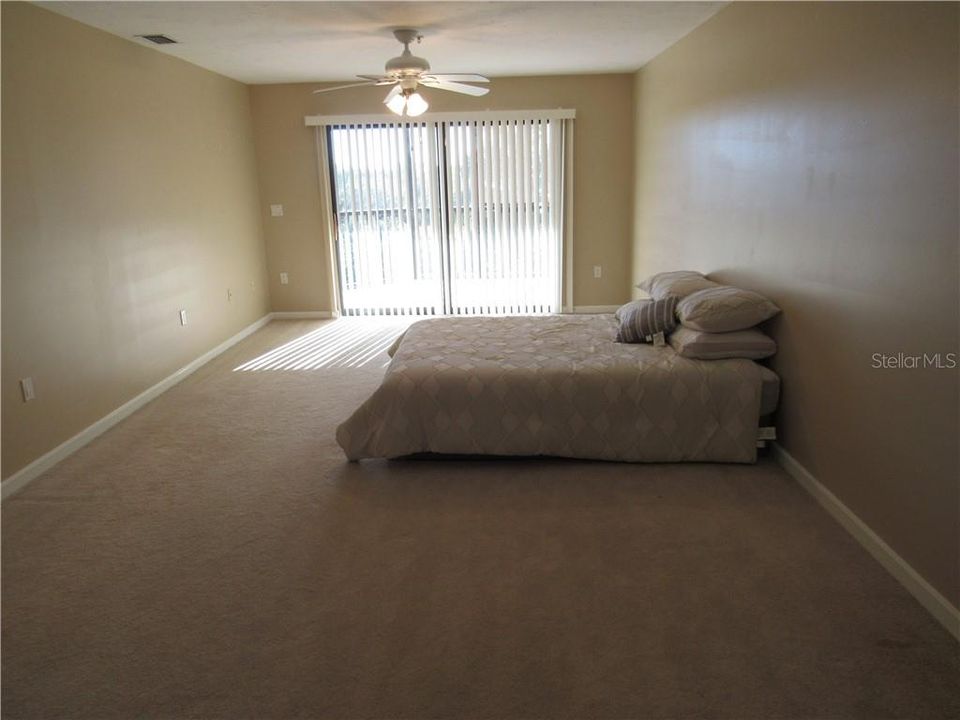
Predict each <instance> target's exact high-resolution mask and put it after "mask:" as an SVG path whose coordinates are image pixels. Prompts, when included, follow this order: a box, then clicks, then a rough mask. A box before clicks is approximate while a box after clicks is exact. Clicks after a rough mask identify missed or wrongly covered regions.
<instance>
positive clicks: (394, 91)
mask: <svg viewBox="0 0 960 720" xmlns="http://www.w3.org/2000/svg"><path fill="white" fill-rule="evenodd" d="M402 92H403V88H402V87H400V86H399V85H394V86H393V89H392V90H391V91H390V92H388V93H387V96H386V97H385V98H384V99H383V104H384V105H386V104H387V103H388V102H390V101H391V100H393V99H394V98H395V97H396V96H397V95H399V94H400V93H402Z"/></svg>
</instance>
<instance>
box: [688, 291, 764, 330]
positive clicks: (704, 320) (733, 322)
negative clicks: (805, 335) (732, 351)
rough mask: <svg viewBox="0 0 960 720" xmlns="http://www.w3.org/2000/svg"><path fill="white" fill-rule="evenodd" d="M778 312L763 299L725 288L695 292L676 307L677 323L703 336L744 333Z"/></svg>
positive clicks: (749, 292) (760, 296)
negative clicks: (678, 319)
mask: <svg viewBox="0 0 960 720" xmlns="http://www.w3.org/2000/svg"><path fill="white" fill-rule="evenodd" d="M778 312H780V308H778V307H777V306H776V305H774V304H773V303H772V302H770V301H769V300H767V299H766V298H765V297H763V295H758V294H757V293H755V292H751V291H749V290H741V289H740V288H735V287H730V286H729V285H720V286H718V287H715V288H709V289H707V290H699V291H697V292H695V293H693V294H691V295H687V296H686V297H685V298H683V299H682V300H681V301H680V302H679V303H678V304H677V314H678V315H679V317H680V322H681V323H682V324H683V325H685V326H686V327H689V328H693V329H694V330H703V331H704V332H732V331H733V330H745V329H747V328H750V327H753V326H754V325H756V324H758V323H762V322H763V321H764V320H767V319H769V318H772V317H773V316H774V315H776V314H777V313H778Z"/></svg>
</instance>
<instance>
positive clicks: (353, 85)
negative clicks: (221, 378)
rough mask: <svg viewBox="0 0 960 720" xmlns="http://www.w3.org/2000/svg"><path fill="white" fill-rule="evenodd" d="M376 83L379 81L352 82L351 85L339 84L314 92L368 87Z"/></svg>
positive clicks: (314, 92)
mask: <svg viewBox="0 0 960 720" xmlns="http://www.w3.org/2000/svg"><path fill="white" fill-rule="evenodd" d="M376 84H377V83H375V82H362V83H351V84H349V85H337V86H336V87H330V88H320V89H319V90H314V91H313V94H314V95H316V94H318V93H325V92H333V91H334V90H346V89H347V88H352V87H367V86H369V85H376Z"/></svg>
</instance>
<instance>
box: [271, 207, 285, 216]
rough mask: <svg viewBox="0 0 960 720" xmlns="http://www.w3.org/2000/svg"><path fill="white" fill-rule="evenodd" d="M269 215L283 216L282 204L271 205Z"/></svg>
mask: <svg viewBox="0 0 960 720" xmlns="http://www.w3.org/2000/svg"><path fill="white" fill-rule="evenodd" d="M270 217H283V205H271V206H270Z"/></svg>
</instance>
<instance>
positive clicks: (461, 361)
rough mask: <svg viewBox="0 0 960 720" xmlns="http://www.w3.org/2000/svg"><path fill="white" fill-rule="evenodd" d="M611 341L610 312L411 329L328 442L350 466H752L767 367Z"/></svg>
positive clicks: (430, 323)
mask: <svg viewBox="0 0 960 720" xmlns="http://www.w3.org/2000/svg"><path fill="white" fill-rule="evenodd" d="M615 333H616V320H615V319H614V318H613V316H612V315H551V316H523V317H497V318H491V317H468V318H440V319H431V320H423V321H420V322H417V323H414V324H413V325H411V326H410V327H409V328H408V330H407V331H406V333H404V335H403V336H401V338H400V339H399V340H398V341H397V343H395V344H394V346H393V347H392V348H391V353H392V355H393V358H392V360H391V362H390V365H389V366H388V368H387V371H386V374H385V376H384V378H383V381H382V383H381V385H380V386H379V387H378V388H377V390H376V391H375V392H374V393H373V395H371V397H370V398H369V399H368V400H367V401H366V402H364V403H363V404H362V405H361V406H360V407H359V408H358V409H357V410H356V412H354V413H353V415H352V416H351V417H350V418H349V419H347V420H346V422H344V423H343V424H341V425H340V426H339V428H338V429H337V441H338V443H339V444H340V446H341V447H342V448H343V450H344V452H345V453H346V455H347V457H348V458H349V459H350V460H360V459H363V458H395V457H402V456H407V455H414V454H421V453H438V454H455V455H459V454H465V455H478V454H480V455H505V456H518V455H549V456H558V457H569V458H589V459H599V460H617V461H628V462H735V463H752V462H755V460H756V452H757V448H756V441H757V427H758V423H759V418H760V416H761V415H762V414H767V413H766V412H764V411H767V412H770V411H772V409H771V408H770V407H762V405H761V401H762V399H763V398H762V396H763V394H764V393H763V390H764V388H765V387H766V390H767V392H766V395H767V398H766V404H767V406H769V404H770V394H771V390H770V383H771V380H770V377H769V374H766V373H764V369H763V368H761V367H760V366H759V365H757V363H755V362H753V361H752V360H746V359H730V360H691V359H687V358H683V357H680V356H679V355H678V354H677V353H676V352H674V350H673V349H672V348H671V347H670V346H669V345H666V346H659V347H657V346H654V345H649V344H639V345H628V344H621V343H615V342H613V338H614V335H615ZM767 373H769V371H767ZM770 374H772V373H770ZM773 377H774V379H775V378H776V376H775V375H774V376H773ZM765 378H766V385H765ZM774 404H775V398H774Z"/></svg>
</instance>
